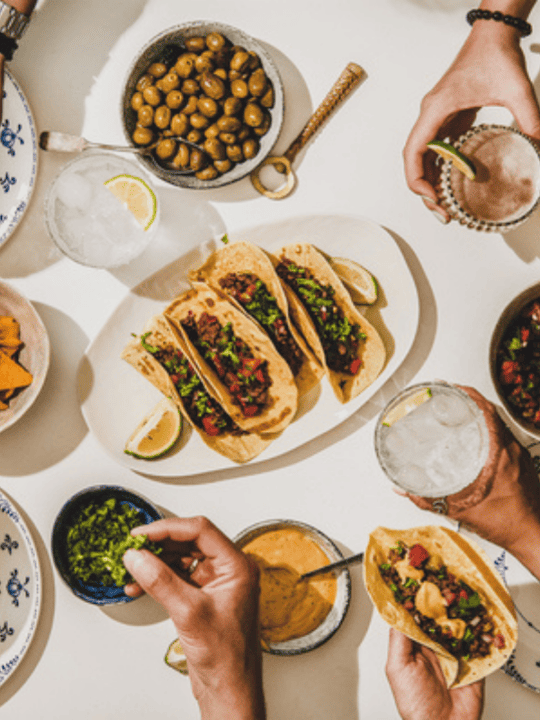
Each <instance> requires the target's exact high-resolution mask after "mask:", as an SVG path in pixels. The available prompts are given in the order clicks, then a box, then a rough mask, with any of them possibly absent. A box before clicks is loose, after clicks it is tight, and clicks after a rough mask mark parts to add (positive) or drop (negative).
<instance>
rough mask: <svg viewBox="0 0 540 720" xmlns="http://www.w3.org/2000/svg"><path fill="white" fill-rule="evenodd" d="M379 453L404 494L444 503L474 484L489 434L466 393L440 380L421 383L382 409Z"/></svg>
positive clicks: (377, 433) (377, 440)
mask: <svg viewBox="0 0 540 720" xmlns="http://www.w3.org/2000/svg"><path fill="white" fill-rule="evenodd" d="M375 451H376V453H377V458H378V460H379V462H380V464H381V467H382V468H383V470H384V471H385V473H386V474H387V476H388V477H389V478H390V480H391V481H392V482H393V483H394V484H395V485H397V486H398V487H400V488H401V489H402V490H405V491H406V492H410V493H413V494H414V495H420V496H421V497H426V498H434V497H438V498H442V497H446V496H447V495H451V494H454V493H457V492H459V491H460V490H463V488H465V487H467V486H468V485H470V484H471V483H472V482H473V481H474V480H475V479H476V477H477V476H478V474H479V473H480V471H481V469H482V468H483V466H484V464H485V462H486V459H487V456H488V451H489V435H488V429H487V425H486V422H485V420H484V416H483V413H482V411H481V410H480V408H479V407H478V405H477V404H476V403H475V402H474V400H472V399H471V398H470V397H469V395H467V393H466V392H465V391H464V390H461V389H460V388H458V387H456V386H455V385H450V384H449V383H445V382H441V381H436V382H427V383H421V384H418V385H411V386H410V387H408V388H405V390H403V391H401V392H400V393H399V394H398V395H396V396H395V397H394V398H392V400H391V401H390V402H389V403H388V404H387V406H386V407H385V408H384V410H383V411H382V413H381V414H380V416H379V419H378V420H377V425H376V428H375Z"/></svg>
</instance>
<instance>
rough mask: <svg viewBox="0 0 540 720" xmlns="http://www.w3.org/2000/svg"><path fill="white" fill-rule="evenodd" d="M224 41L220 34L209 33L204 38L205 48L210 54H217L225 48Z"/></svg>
mask: <svg viewBox="0 0 540 720" xmlns="http://www.w3.org/2000/svg"><path fill="white" fill-rule="evenodd" d="M225 44H226V41H225V38H224V37H223V35H222V34H221V33H217V32H211V33H209V34H208V35H207V36H206V46H207V48H208V49H209V50H212V52H219V51H220V50H222V49H223V48H224V47H225Z"/></svg>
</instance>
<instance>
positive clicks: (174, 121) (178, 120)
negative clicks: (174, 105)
mask: <svg viewBox="0 0 540 720" xmlns="http://www.w3.org/2000/svg"><path fill="white" fill-rule="evenodd" d="M189 128H190V125H189V118H188V116H187V115H184V113H178V114H177V115H173V116H172V118H171V130H172V131H173V133H174V134H175V135H182V136H183V135H185V134H186V133H187V132H189Z"/></svg>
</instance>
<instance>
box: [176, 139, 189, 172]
mask: <svg viewBox="0 0 540 720" xmlns="http://www.w3.org/2000/svg"><path fill="white" fill-rule="evenodd" d="M189 155H190V149H189V147H188V146H187V145H186V144H185V143H180V145H179V146H178V152H177V153H176V155H175V156H174V158H173V160H172V164H173V165H174V166H175V167H177V168H187V167H188V165H189Z"/></svg>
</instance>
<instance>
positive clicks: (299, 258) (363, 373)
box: [270, 243, 386, 403]
mask: <svg viewBox="0 0 540 720" xmlns="http://www.w3.org/2000/svg"><path fill="white" fill-rule="evenodd" d="M270 257H271V259H272V262H273V264H274V266H277V265H278V264H279V263H280V262H281V260H282V258H285V257H286V258H288V259H289V260H291V261H292V262H294V263H296V264H297V265H299V266H300V267H305V268H307V269H308V270H309V271H310V272H311V273H312V274H313V276H314V277H315V278H317V280H318V281H319V282H321V283H323V284H325V285H330V286H331V287H332V288H333V289H334V291H335V295H334V300H335V302H336V304H337V305H338V307H339V308H340V309H341V310H342V312H343V313H344V315H345V317H346V318H347V319H348V320H349V322H350V323H351V324H356V325H358V326H359V327H360V329H361V331H362V332H363V333H364V334H365V335H366V338H365V340H363V341H362V342H360V343H359V345H358V357H359V358H360V359H361V361H362V362H361V365H360V367H359V369H358V372H356V374H355V375H350V374H348V373H343V372H336V371H334V370H331V369H330V368H329V367H328V365H327V364H326V357H325V354H324V350H323V347H322V344H321V341H320V339H319V335H318V333H317V330H316V328H315V324H314V323H313V321H312V319H311V317H310V316H309V315H308V313H307V310H306V309H305V308H304V306H303V304H302V302H301V301H300V299H299V297H298V296H297V295H296V294H295V293H294V292H293V291H292V290H291V289H290V288H289V287H288V286H286V285H285V284H284V287H285V292H286V295H287V300H288V301H289V306H290V308H291V316H292V318H293V320H294V321H295V322H296V323H297V324H298V327H299V328H300V330H301V331H302V333H303V335H304V337H305V338H306V340H307V342H308V344H309V345H310V347H311V349H312V350H313V352H314V353H315V356H316V357H317V359H318V360H319V362H320V363H321V364H322V365H323V367H324V368H325V369H326V372H327V375H328V379H329V381H330V384H331V385H332V389H333V390H334V393H335V395H336V397H337V398H338V400H339V401H340V402H342V403H346V402H348V401H349V400H351V399H352V398H354V397H356V396H357V395H359V394H360V393H361V392H362V390H365V389H366V388H367V387H368V386H369V385H371V383H372V382H374V380H375V379H376V378H377V377H378V376H379V374H380V373H381V371H382V369H383V368H384V365H385V362H386V350H385V347H384V343H383V341H382V338H381V337H380V335H379V333H378V332H377V331H376V330H375V328H374V327H373V326H372V325H371V323H369V322H368V321H367V320H366V319H365V317H364V316H363V315H362V314H361V313H359V312H358V310H357V308H356V306H355V305H354V303H353V301H352V300H351V297H350V295H349V293H348V292H347V290H346V289H345V286H344V285H343V283H342V282H341V280H340V279H339V277H338V276H337V275H336V273H335V272H334V271H333V270H332V268H331V267H330V265H329V263H328V262H327V261H326V260H325V258H324V257H323V256H322V255H321V253H320V252H318V251H317V250H316V249H315V248H314V247H313V245H309V244H307V243H297V244H295V245H288V246H286V247H283V248H281V250H279V252H278V253H276V256H273V255H271V256H270Z"/></svg>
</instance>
